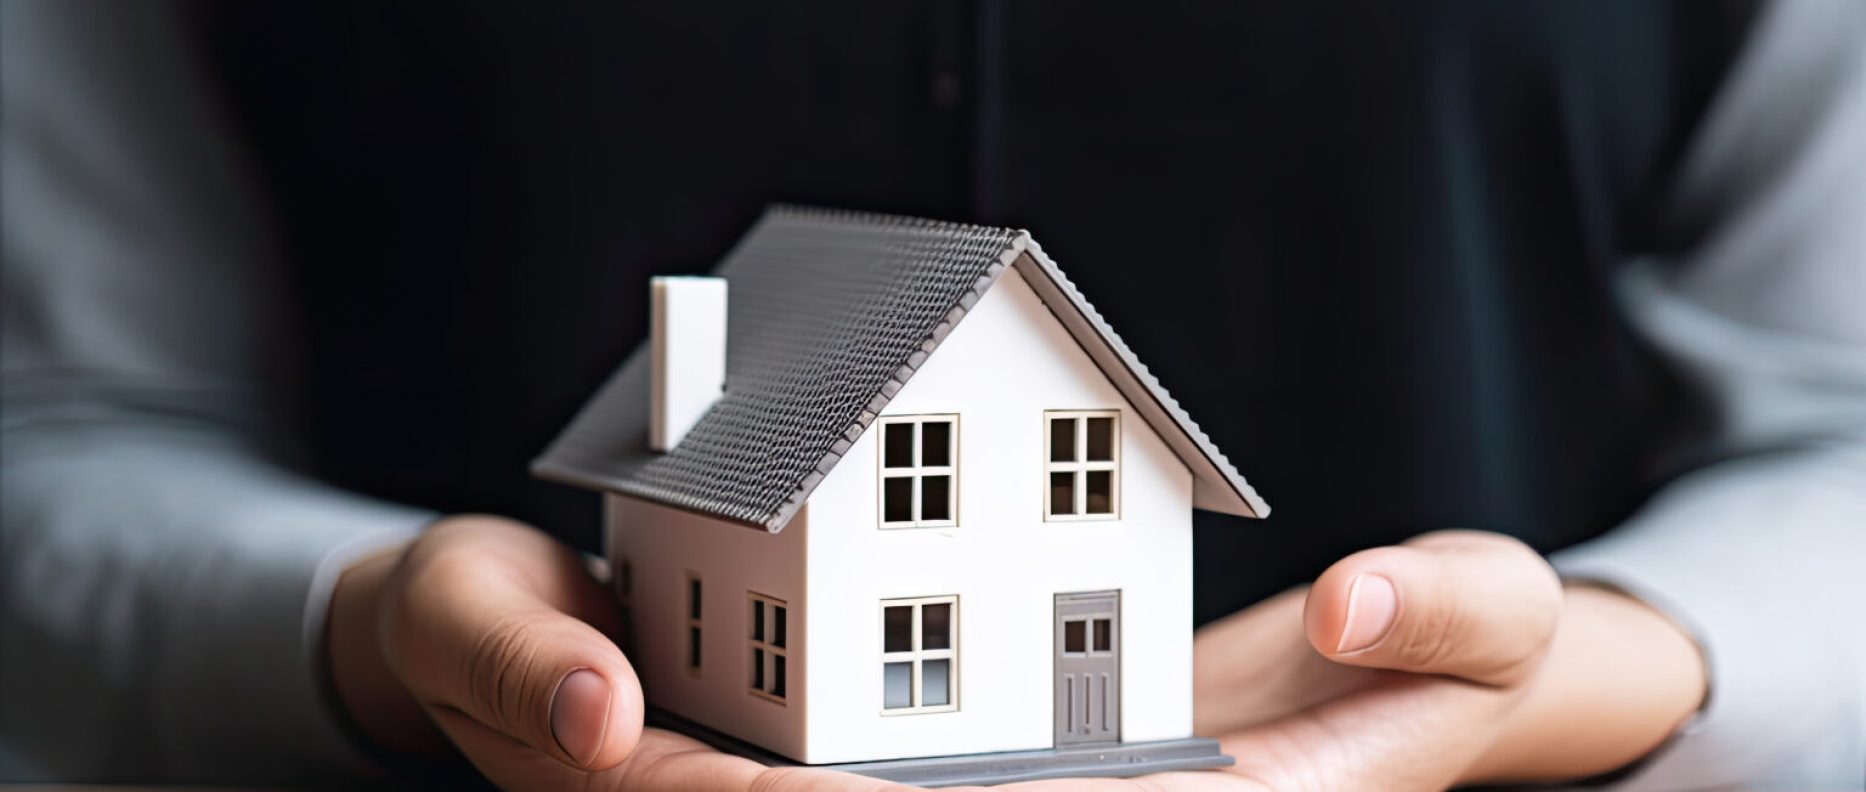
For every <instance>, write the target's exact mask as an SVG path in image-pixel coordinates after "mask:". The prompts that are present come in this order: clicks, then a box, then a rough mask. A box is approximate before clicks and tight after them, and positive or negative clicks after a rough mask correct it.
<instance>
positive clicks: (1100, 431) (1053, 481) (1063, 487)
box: [1043, 410, 1121, 520]
mask: <svg viewBox="0 0 1866 792" xmlns="http://www.w3.org/2000/svg"><path fill="white" fill-rule="evenodd" d="M1043 439H1044V446H1045V450H1046V452H1047V453H1046V454H1045V455H1044V463H1043V472H1044V479H1045V481H1044V485H1045V486H1044V492H1043V514H1044V517H1045V518H1046V519H1050V520H1109V519H1114V518H1116V517H1118V516H1120V514H1121V412H1120V411H1119V410H1050V411H1048V412H1045V413H1044V414H1043Z"/></svg>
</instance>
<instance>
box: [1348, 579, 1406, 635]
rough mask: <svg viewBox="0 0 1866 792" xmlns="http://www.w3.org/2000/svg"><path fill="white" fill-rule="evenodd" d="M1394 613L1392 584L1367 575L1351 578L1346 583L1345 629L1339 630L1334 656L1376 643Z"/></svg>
mask: <svg viewBox="0 0 1866 792" xmlns="http://www.w3.org/2000/svg"><path fill="white" fill-rule="evenodd" d="M1397 613H1399V592H1397V591H1395V590H1394V589H1393V581H1391V580H1387V579H1386V578H1385V577H1382V576H1380V575H1375V574H1371V573H1363V574H1360V575H1356V576H1354V580H1353V581H1352V582H1350V583H1348V618H1347V626H1346V627H1343V628H1342V630H1341V641H1340V643H1337V644H1336V645H1335V653H1336V654H1344V653H1347V652H1358V651H1360V650H1362V649H1366V648H1367V647H1369V646H1373V645H1374V644H1376V643H1378V642H1379V641H1380V638H1381V636H1384V635H1386V634H1387V629H1388V628H1391V627H1392V626H1393V617H1394V615H1395V614H1397Z"/></svg>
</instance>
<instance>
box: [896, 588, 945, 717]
mask: <svg viewBox="0 0 1866 792" xmlns="http://www.w3.org/2000/svg"><path fill="white" fill-rule="evenodd" d="M958 708H959V598H958V597H956V596H947V597H921V598H917V599H893V600H882V601H881V714H883V715H903V714H908V713H916V712H950V711H953V710H956V709H958Z"/></svg>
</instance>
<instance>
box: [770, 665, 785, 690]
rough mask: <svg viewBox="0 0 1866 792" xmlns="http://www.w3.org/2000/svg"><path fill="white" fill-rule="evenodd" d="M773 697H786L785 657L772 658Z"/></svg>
mask: <svg viewBox="0 0 1866 792" xmlns="http://www.w3.org/2000/svg"><path fill="white" fill-rule="evenodd" d="M771 664H772V665H771V695H773V696H777V697H778V698H783V697H784V656H783V655H772V656H771Z"/></svg>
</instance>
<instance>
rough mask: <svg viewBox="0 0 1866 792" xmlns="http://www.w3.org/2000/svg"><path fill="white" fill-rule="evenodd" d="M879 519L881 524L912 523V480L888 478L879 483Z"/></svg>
mask: <svg viewBox="0 0 1866 792" xmlns="http://www.w3.org/2000/svg"><path fill="white" fill-rule="evenodd" d="M881 519H882V521H883V522H912V521H913V519H914V480H913V479H911V478H888V479H882V481H881Z"/></svg>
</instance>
